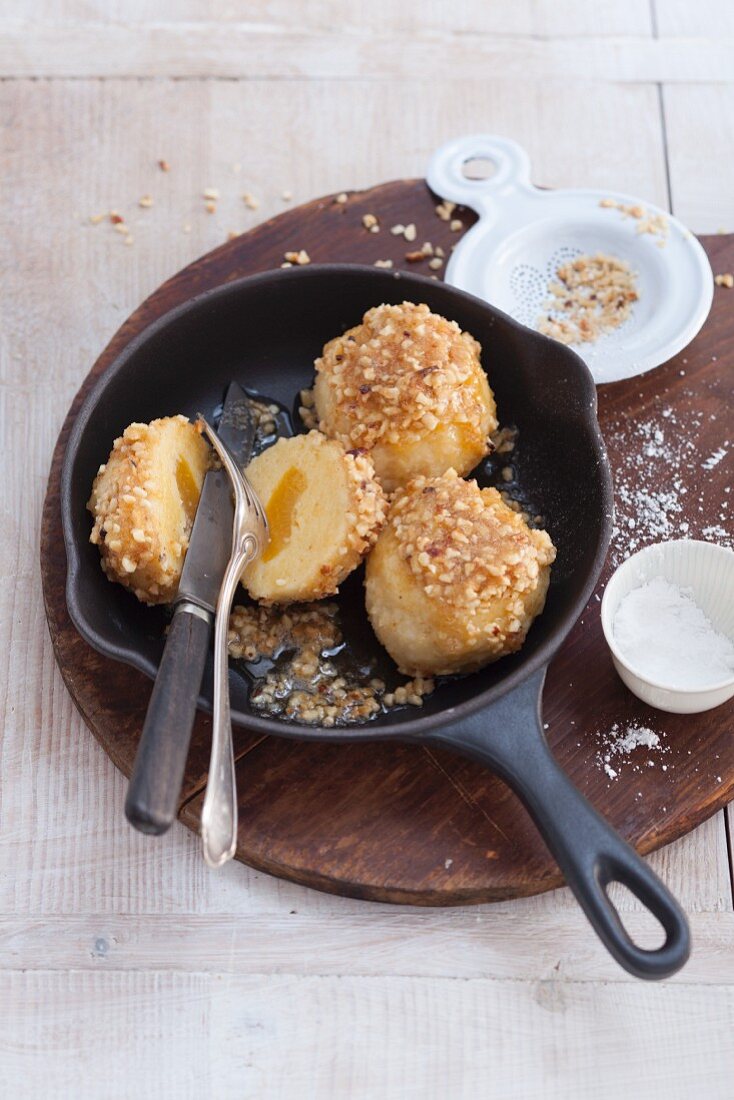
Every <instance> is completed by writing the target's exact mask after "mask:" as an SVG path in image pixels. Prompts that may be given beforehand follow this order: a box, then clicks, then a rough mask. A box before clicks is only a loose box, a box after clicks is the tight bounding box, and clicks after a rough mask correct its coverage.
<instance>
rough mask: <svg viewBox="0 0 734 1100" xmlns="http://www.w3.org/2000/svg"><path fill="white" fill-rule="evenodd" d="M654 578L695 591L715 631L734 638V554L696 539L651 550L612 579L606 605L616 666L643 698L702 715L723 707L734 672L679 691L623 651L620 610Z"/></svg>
mask: <svg viewBox="0 0 734 1100" xmlns="http://www.w3.org/2000/svg"><path fill="white" fill-rule="evenodd" d="M653 577H664V578H665V580H667V581H670V583H671V584H677V585H678V586H679V587H680V588H689V589H691V590H692V592H693V599H694V600H695V602H696V603H697V604H698V606H699V607H700V608H701V610H702V611H703V613H704V615H705V616H706V617H707V619H709V621H710V622H711V624H712V626H713V627H714V629H715V630H718V631H719V632H720V633H721V634H725V635H726V636H727V637H729V638H731V639H732V640H734V550H727V549H726V548H725V547H723V546H715V545H714V544H713V543H711V542H697V541H695V540H693V539H678V540H676V541H674V542H660V543H656V544H655V545H654V546H647V547H645V549H644V550H638V552H637V553H636V554H633V555H632V557H631V558H627V560H626V561H624V562H622V564H621V565H620V566H619V568H618V569H617V571H616V572H615V573H614V574H613V575H612V577H611V579H610V580H609V583H608V584H607V587H606V591H605V593H604V599H603V600H602V603H601V625H602V629H603V631H604V637H605V638H606V641H607V645H608V646H609V649H610V650H611V653H612V660H613V661H614V667H615V668H616V670H617V672H618V673H619V675H620V677H621V678H622V680H623V682H624V683H625V684H626V685H627V687H628V688H629V689H630V691H631V692H632V693H633V694H634V695H636V696H637V698H638V699H642V701H643V703H649V705H650V706H651V707H657V708H658V710H667V711H670V712H671V713H673V714H698V713H700V712H701V711H704V710H711V709H712V708H713V707H718V706H720V705H721V704H722V703H725V702H726V701H727V699H731V698H732V696H734V673H732V675H731V676H730V677H727V679H726V680H723V681H720V682H719V683H717V684H712V685H710V686H708V687H705V688H702V689H693V688H674V687H671V686H670V685H669V684H661V683H659V682H656V681H654V680H651V679H649V677H647V676H645V675H643V674H641V673H640V671H639V670H638V669H636V668H633V667H632V666H631V665H630V664H629V662H628V661H627V660H626V658H625V657H623V655H622V654H621V653H620V651H619V647H618V646H617V644H616V642H615V641H614V617H615V615H616V614H617V609H618V608H619V605H620V603H621V602H622V600H623V599H624V597H625V596H626V595H627V594H628V593H629V592H631V591H632V590H633V589H634V588H639V587H640V585H643V584H645V583H646V582H647V581H650V580H652V579H653Z"/></svg>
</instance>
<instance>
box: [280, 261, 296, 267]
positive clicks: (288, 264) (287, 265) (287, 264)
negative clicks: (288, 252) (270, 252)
mask: <svg viewBox="0 0 734 1100" xmlns="http://www.w3.org/2000/svg"><path fill="white" fill-rule="evenodd" d="M280 266H281V267H293V264H292V263H291V262H290V260H286V261H285V262H284V263H282V264H281V265H280Z"/></svg>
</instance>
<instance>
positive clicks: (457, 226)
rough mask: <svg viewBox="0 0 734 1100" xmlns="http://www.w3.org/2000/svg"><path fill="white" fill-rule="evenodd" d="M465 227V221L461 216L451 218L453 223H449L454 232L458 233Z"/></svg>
mask: <svg viewBox="0 0 734 1100" xmlns="http://www.w3.org/2000/svg"><path fill="white" fill-rule="evenodd" d="M463 228H464V223H463V221H462V220H461V218H452V219H451V224H450V225H449V229H450V230H451V232H452V233H458V232H459V230H461V229H463Z"/></svg>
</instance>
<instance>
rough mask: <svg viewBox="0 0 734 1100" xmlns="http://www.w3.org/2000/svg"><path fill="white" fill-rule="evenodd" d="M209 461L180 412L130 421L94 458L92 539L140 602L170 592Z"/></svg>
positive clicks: (114, 577) (163, 599)
mask: <svg viewBox="0 0 734 1100" xmlns="http://www.w3.org/2000/svg"><path fill="white" fill-rule="evenodd" d="M208 464H209V447H208V446H207V444H206V443H205V442H204V440H203V439H202V437H201V436H200V435H199V433H198V431H197V430H196V428H195V427H194V425H193V424H191V423H189V421H188V420H187V419H186V417H185V416H170V417H164V418H163V419H161V420H153V421H152V422H151V423H150V424H131V425H130V426H129V427H128V428H126V429H125V431H124V432H123V433H122V435H121V436H120V437H119V439H116V440H115V443H114V446H113V448H112V452H111V454H110V457H109V458H108V460H107V462H106V464H105V465H104V466H100V468H99V471H98V473H97V476H96V478H95V479H94V484H93V486H92V495H91V497H90V498H89V502H88V504H87V508H88V509H89V511H90V512H91V513H92V515H93V516H94V526H93V528H92V534H91V535H90V540H91V541H92V542H93V543H96V544H97V545H98V546H99V550H100V553H101V555H102V568H103V569H104V571H105V573H106V574H107V576H108V578H109V579H110V580H111V581H119V583H120V584H124V585H125V587H126V588H130V589H132V591H133V592H134V593H135V595H136V596H137V597H138V599H139V600H142V601H143V603H148V604H155V603H169V602H170V601H171V600H173V599H174V598H175V596H176V592H177V590H178V582H179V581H180V579H181V569H182V567H183V561H184V556H185V554H186V548H187V546H188V542H189V536H190V534H191V528H192V526H193V522H194V516H195V514H196V508H197V505H198V503H199V495H200V493H201V486H202V484H203V481H204V475H205V474H206V470H207V466H208Z"/></svg>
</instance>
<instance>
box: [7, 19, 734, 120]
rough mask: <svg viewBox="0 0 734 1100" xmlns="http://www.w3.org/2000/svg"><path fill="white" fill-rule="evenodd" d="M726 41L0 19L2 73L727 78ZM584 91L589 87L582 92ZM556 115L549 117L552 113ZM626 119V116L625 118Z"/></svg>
mask: <svg viewBox="0 0 734 1100" xmlns="http://www.w3.org/2000/svg"><path fill="white" fill-rule="evenodd" d="M733 41H734V40H733V39H732V38H725V37H717V38H712V39H708V38H665V39H662V38H659V39H652V38H650V37H648V36H645V37H639V36H638V37H623V36H614V37H607V38H604V37H599V38H541V37H526V36H522V35H505V36H497V35H494V34H486V33H464V34H458V35H448V34H444V35H438V34H436V33H427V32H425V31H423V30H422V29H420V28H417V29H416V30H414V31H413V32H412V33H410V34H408V35H396V34H394V33H392V32H385V31H384V30H380V31H379V32H374V33H371V32H369V31H365V30H363V29H362V28H359V30H357V31H355V32H354V33H347V34H341V33H335V32H334V31H320V30H315V31H311V30H308V29H305V30H304V29H301V28H299V27H295V28H292V27H291V26H290V25H286V26H282V27H281V26H276V25H272V24H260V23H254V22H242V23H240V22H238V23H220V22H211V23H201V22H196V23H187V24H182V23H147V24H131V23H110V24H99V23H74V24H66V23H61V24H57V25H53V26H51V25H49V24H40V25H38V24H36V23H30V22H25V21H22V20H19V21H11V22H6V23H5V24H0V76H2V77H74V78H78V77H100V76H102V77H148V76H157V77H162V76H169V77H219V78H229V79H237V80H252V79H255V78H264V77H268V78H274V79H290V80H294V79H302V78H311V79H320V78H330V79H334V78H344V79H350V80H351V79H354V78H356V77H362V78H368V79H370V80H372V81H375V82H377V81H384V80H401V81H402V80H409V79H413V78H414V77H415V76H416V74H419V75H422V76H425V77H431V76H432V77H433V79H434V80H435V79H436V78H437V77H438V78H440V79H441V80H442V81H451V80H453V79H460V80H463V79H468V78H476V79H482V78H483V77H485V76H486V74H487V73H491V74H492V76H493V78H494V79H522V80H548V79H554V78H556V79H558V78H563V79H565V80H566V81H567V82H568V81H575V80H606V81H632V82H634V83H638V82H640V81H648V82H650V81H658V82H659V81H671V82H681V81H686V82H692V81H712V80H720V81H725V80H730V79H731V56H732V48H733ZM590 94H591V93H590ZM559 121H560V119H559ZM627 121H628V125H630V126H633V125H634V124H635V121H636V120H634V119H628V120H627Z"/></svg>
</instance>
